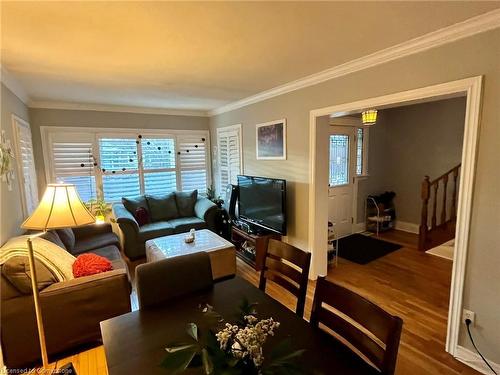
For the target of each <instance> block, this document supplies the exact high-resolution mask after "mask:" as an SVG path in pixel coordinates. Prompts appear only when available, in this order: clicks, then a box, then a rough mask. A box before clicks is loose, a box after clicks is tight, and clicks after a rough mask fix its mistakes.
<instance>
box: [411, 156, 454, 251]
mask: <svg viewBox="0 0 500 375" xmlns="http://www.w3.org/2000/svg"><path fill="white" fill-rule="evenodd" d="M460 167H461V164H458V165H457V166H455V167H453V168H452V169H450V170H449V171H448V172H446V173H444V174H442V175H441V176H439V177H438V178H436V179H434V180H432V181H431V180H430V178H429V176H425V177H424V180H423V181H422V188H421V198H422V211H421V215H420V227H419V239H418V248H419V249H420V250H426V243H427V240H428V237H429V233H430V232H431V231H433V230H435V229H436V228H438V227H440V226H442V225H445V224H447V223H449V222H453V221H455V220H456V217H457V195H458V194H457V193H458V176H459V175H460ZM449 181H451V183H452V184H453V186H452V197H451V208H450V212H449V215H448V212H447V206H448V197H447V194H448V182H449ZM440 186H442V187H443V194H442V197H441V202H438V193H439V190H440ZM431 198H432V213H431V220H430V221H431V223H430V228H429V201H430V200H431ZM439 203H440V207H441V215H440V218H439V221H438V218H437V210H438V204H439Z"/></svg>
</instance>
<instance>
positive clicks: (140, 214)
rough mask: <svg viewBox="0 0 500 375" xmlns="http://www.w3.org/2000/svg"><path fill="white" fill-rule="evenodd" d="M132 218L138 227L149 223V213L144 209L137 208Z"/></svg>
mask: <svg viewBox="0 0 500 375" xmlns="http://www.w3.org/2000/svg"><path fill="white" fill-rule="evenodd" d="M134 217H135V220H137V224H139V226H140V227H142V226H143V225H144V224H148V223H149V212H148V210H146V209H145V208H144V207H137V209H136V210H135V214H134Z"/></svg>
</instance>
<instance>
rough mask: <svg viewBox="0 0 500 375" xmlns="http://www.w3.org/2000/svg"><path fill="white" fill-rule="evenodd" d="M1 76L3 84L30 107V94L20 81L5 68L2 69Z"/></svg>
mask: <svg viewBox="0 0 500 375" xmlns="http://www.w3.org/2000/svg"><path fill="white" fill-rule="evenodd" d="M0 75H1V78H2V83H3V84H4V85H5V86H6V87H7V88H8V89H9V90H10V91H12V92H13V93H14V95H15V96H17V97H18V98H19V100H21V101H22V102H23V103H24V104H26V105H28V102H29V100H30V98H29V95H28V93H27V92H26V90H25V89H24V88H23V86H22V85H21V84H20V83H19V81H18V80H17V79H16V78H14V76H13V75H12V74H11V73H10V72H9V71H8V70H7V69H6V68H5V67H4V66H1V67H0Z"/></svg>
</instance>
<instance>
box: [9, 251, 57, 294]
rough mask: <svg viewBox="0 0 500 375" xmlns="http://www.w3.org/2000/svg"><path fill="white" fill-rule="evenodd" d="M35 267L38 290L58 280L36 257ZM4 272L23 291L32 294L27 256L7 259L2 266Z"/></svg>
mask: <svg viewBox="0 0 500 375" xmlns="http://www.w3.org/2000/svg"><path fill="white" fill-rule="evenodd" d="M35 268H36V279H37V287H38V290H42V289H45V288H46V287H48V286H49V285H51V284H53V283H56V282H57V279H56V277H55V276H54V275H53V274H52V272H50V270H49V269H48V268H47V267H46V266H45V265H44V264H43V263H42V262H40V261H39V260H38V259H36V258H35ZM2 274H3V276H4V277H5V278H6V279H7V280H9V281H10V282H11V283H12V285H14V286H15V287H16V289H17V290H19V291H20V292H21V293H23V294H31V273H30V265H29V261H28V257H27V256H14V257H12V258H10V259H9V260H7V261H6V262H5V263H4V264H3V266H2Z"/></svg>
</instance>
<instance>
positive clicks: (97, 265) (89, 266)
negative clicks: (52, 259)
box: [73, 253, 113, 277]
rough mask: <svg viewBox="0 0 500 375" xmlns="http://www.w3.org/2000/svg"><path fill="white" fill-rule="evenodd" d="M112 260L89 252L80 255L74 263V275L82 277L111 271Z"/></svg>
mask: <svg viewBox="0 0 500 375" xmlns="http://www.w3.org/2000/svg"><path fill="white" fill-rule="evenodd" d="M112 269H113V266H112V265H111V262H110V261H109V260H108V259H106V258H104V257H102V256H100V255H97V254H92V253H87V254H81V255H78V257H77V258H76V260H75V263H73V276H74V277H82V276H90V275H95V274H96V273H101V272H106V271H111V270H112Z"/></svg>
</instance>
